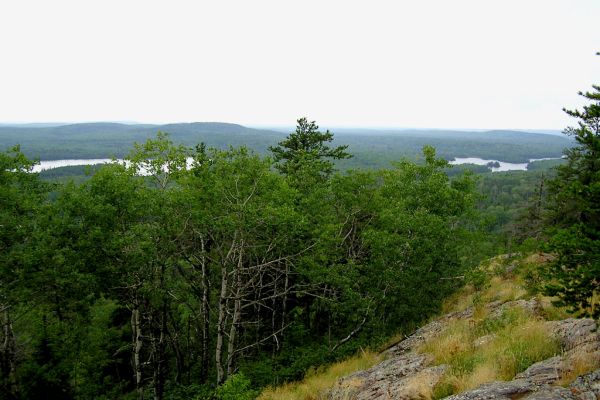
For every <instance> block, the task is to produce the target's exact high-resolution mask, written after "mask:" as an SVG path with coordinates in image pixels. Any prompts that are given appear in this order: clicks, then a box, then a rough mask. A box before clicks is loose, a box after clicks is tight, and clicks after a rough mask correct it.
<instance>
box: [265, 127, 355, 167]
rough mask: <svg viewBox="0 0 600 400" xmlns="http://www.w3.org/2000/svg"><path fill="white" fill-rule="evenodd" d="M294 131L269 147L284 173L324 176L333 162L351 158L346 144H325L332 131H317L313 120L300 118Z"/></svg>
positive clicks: (331, 138)
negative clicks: (335, 145) (334, 145)
mask: <svg viewBox="0 0 600 400" xmlns="http://www.w3.org/2000/svg"><path fill="white" fill-rule="evenodd" d="M297 122H298V125H297V126H296V131H295V132H293V133H291V134H290V135H288V137H287V138H286V139H285V140H283V141H281V142H279V143H278V144H277V146H270V147H269V150H270V151H271V152H272V153H273V156H274V158H275V161H276V162H277V164H276V165H275V167H276V168H277V169H278V170H279V171H280V172H281V173H283V174H285V175H312V176H313V177H321V178H326V177H328V176H329V175H331V173H332V172H333V161H331V160H341V159H345V158H350V157H352V156H351V155H350V154H349V153H347V152H346V149H347V148H348V146H337V147H329V146H328V145H327V143H329V142H332V141H333V133H331V132H329V130H327V131H325V133H323V132H320V131H319V127H318V125H317V124H316V123H315V121H311V122H309V121H308V120H307V119H306V118H300V119H299V120H298V121H297Z"/></svg>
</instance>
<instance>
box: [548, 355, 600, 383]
mask: <svg viewBox="0 0 600 400" xmlns="http://www.w3.org/2000/svg"><path fill="white" fill-rule="evenodd" d="M566 359H567V363H566V364H568V365H569V368H568V369H566V370H564V371H563V373H562V375H561V377H560V380H559V381H558V384H559V385H563V386H566V385H568V384H570V383H571V382H573V381H574V380H575V379H576V378H577V377H578V376H580V375H583V374H586V373H588V372H591V371H594V370H596V369H598V368H600V352H598V351H596V352H589V351H586V349H581V350H579V351H575V352H573V353H571V354H568V355H567V357H566Z"/></svg>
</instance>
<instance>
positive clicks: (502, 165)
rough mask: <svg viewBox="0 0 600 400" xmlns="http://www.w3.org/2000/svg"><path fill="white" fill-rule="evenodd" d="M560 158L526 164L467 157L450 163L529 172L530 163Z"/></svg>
mask: <svg viewBox="0 0 600 400" xmlns="http://www.w3.org/2000/svg"><path fill="white" fill-rule="evenodd" d="M559 159H560V157H556V158H530V159H529V162H526V163H509V162H504V161H499V160H484V159H482V158H477V157H466V158H459V157H456V158H455V159H454V160H452V161H450V164H452V165H460V164H475V165H488V164H489V163H498V164H499V166H498V167H489V168H490V169H491V170H492V172H505V171H527V166H528V165H529V163H532V162H534V161H544V160H559Z"/></svg>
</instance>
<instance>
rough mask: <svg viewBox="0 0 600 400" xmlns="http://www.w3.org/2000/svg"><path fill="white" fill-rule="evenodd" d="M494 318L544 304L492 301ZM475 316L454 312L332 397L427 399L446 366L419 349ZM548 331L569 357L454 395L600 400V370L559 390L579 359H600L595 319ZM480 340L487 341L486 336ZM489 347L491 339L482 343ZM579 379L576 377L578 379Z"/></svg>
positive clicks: (552, 325) (467, 399)
mask: <svg viewBox="0 0 600 400" xmlns="http://www.w3.org/2000/svg"><path fill="white" fill-rule="evenodd" d="M487 307H488V308H489V311H490V314H489V315H495V314H496V315H501V313H502V311H503V310H504V309H506V308H507V307H522V308H523V309H525V310H527V311H529V312H531V314H536V313H537V311H538V309H539V302H538V301H537V300H535V299H532V300H527V301H526V300H517V301H512V302H507V303H503V304H502V303H491V304H489V305H488V306H487ZM472 316H473V309H467V310H465V311H461V312H457V313H452V314H448V315H446V316H444V317H442V318H440V319H438V320H436V321H433V322H431V323H429V324H427V325H425V326H423V327H422V328H420V329H419V330H417V331H416V332H415V333H414V334H412V335H411V336H409V337H407V338H406V339H404V340H403V341H401V342H400V343H397V344H396V345H394V346H392V347H390V348H389V349H387V350H386V351H385V352H386V354H387V356H388V358H387V359H386V360H385V361H383V362H381V363H380V364H378V365H376V366H374V367H372V368H371V369H368V370H366V371H360V372H357V373H354V374H352V375H349V376H347V377H345V378H342V379H341V380H340V381H339V382H338V383H337V385H336V386H335V387H334V388H332V389H331V390H330V391H329V392H328V393H327V399H329V400H350V399H356V400H384V399H385V400H394V399H425V398H428V397H429V394H430V393H431V389H432V388H433V387H434V386H435V385H436V384H437V383H438V382H439V381H440V379H441V378H442V376H443V375H444V372H445V371H446V369H447V366H445V365H439V366H431V362H432V357H430V356H428V355H427V354H419V353H417V352H416V349H417V348H418V347H419V345H421V344H423V343H424V342H425V341H426V340H428V339H429V338H432V337H434V336H435V335H437V334H439V333H440V332H441V331H442V330H443V329H444V328H445V327H446V326H447V325H448V324H449V323H450V322H451V321H453V320H457V319H467V318H471V317H472ZM546 324H547V327H548V331H549V332H551V333H552V334H553V335H554V336H555V337H556V338H557V339H558V340H559V341H560V342H561V345H562V348H563V349H564V353H563V354H561V355H560V356H555V357H552V358H549V359H547V360H544V361H541V362H538V363H535V364H533V365H531V366H530V367H529V368H528V369H527V370H525V371H523V372H522V373H520V374H518V375H517V376H516V377H515V379H514V380H512V381H509V382H490V383H486V384H483V385H481V386H479V387H477V388H476V389H473V390H470V391H467V392H464V393H460V394H458V395H455V396H451V397H448V399H452V400H476V399H482V400H483V399H489V400H493V399H498V400H501V399H502V400H504V399H506V400H514V399H530V400H534V399H535V400H538V399H540V400H541V399H579V400H588V399H589V400H593V399H600V369H599V370H596V371H594V372H591V373H588V374H585V375H582V376H580V377H578V378H577V379H576V380H575V381H574V382H573V383H572V384H571V385H570V386H569V387H568V388H565V387H561V386H557V383H558V382H559V380H560V379H561V376H563V375H565V374H568V373H574V372H576V371H574V370H573V368H574V367H573V366H574V365H576V362H577V359H578V357H580V356H581V355H582V354H585V355H586V356H587V357H588V359H589V356H590V355H591V357H592V359H593V357H597V359H598V360H600V335H599V333H598V330H597V326H596V323H595V322H594V321H593V320H591V319H566V320H562V321H549V322H547V323H546ZM480 339H485V337H482V338H480ZM481 345H485V340H484V341H483V342H482V343H481ZM573 376H575V375H573Z"/></svg>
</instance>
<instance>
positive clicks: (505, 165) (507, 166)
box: [33, 157, 560, 172]
mask: <svg viewBox="0 0 600 400" xmlns="http://www.w3.org/2000/svg"><path fill="white" fill-rule="evenodd" d="M559 159H560V157H555V158H531V159H529V162H527V163H509V162H504V161H498V160H484V159H482V158H477V157H467V158H458V157H457V158H455V159H454V160H452V161H450V164H452V165H460V164H475V165H488V164H489V163H496V162H497V163H498V164H499V165H500V166H499V167H490V169H491V170H492V172H503V171H526V170H527V165H528V164H529V163H531V162H534V161H543V160H559ZM112 161H113V160H112V159H111V158H91V159H72V160H49V161H40V163H39V164H37V165H35V166H34V167H33V172H41V171H45V170H47V169H53V168H60V167H69V166H73V165H94V164H107V163H110V162H112ZM117 161H118V162H121V161H123V160H120V159H117ZM190 163H191V159H188V164H190Z"/></svg>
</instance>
